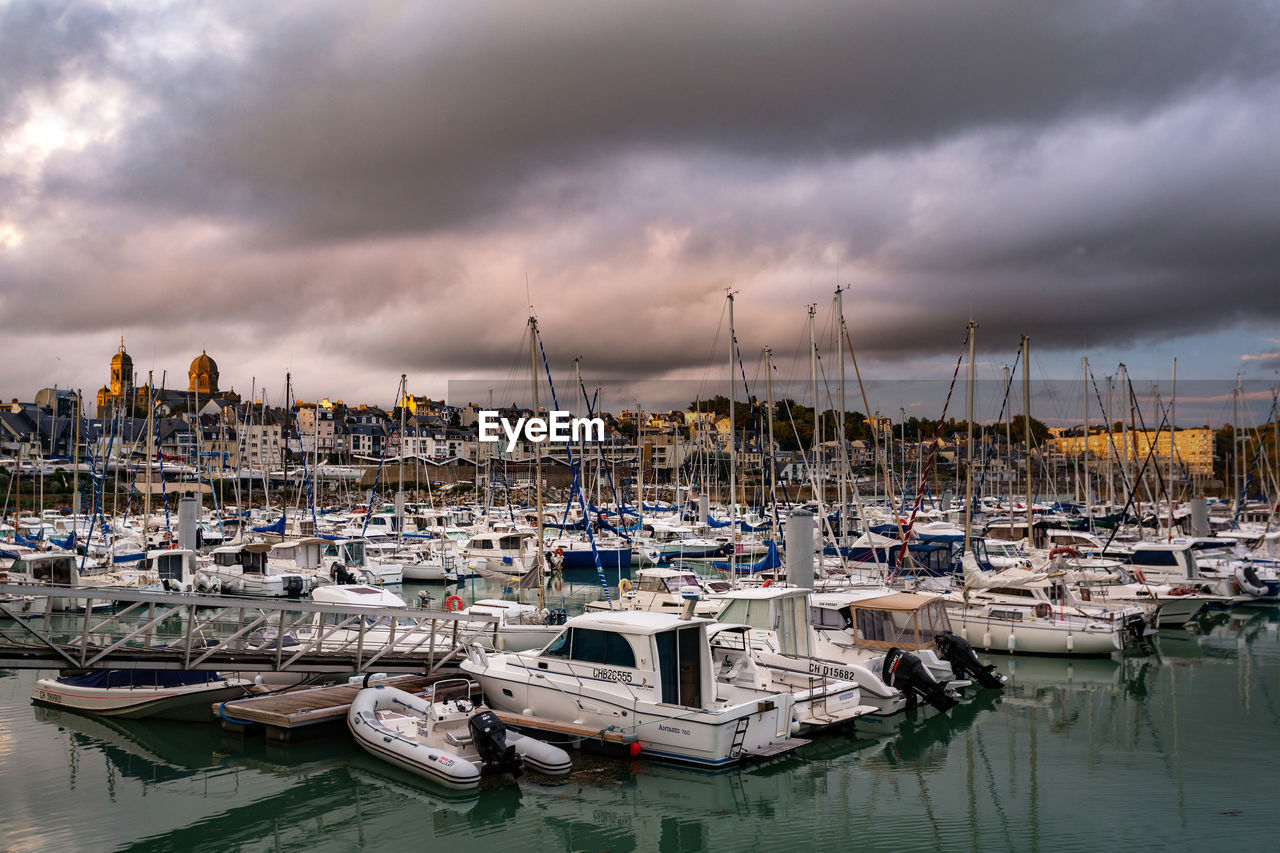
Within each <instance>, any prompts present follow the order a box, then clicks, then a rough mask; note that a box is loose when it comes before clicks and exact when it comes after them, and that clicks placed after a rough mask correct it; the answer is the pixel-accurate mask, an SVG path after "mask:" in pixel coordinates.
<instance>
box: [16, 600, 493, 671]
mask: <svg viewBox="0 0 1280 853" xmlns="http://www.w3.org/2000/svg"><path fill="white" fill-rule="evenodd" d="M55 598H56V599H59V600H62V601H67V600H70V601H72V602H74V603H75V604H74V606H73V607H71V608H69V609H64V610H63V611H61V612H57V613H55V612H54V608H53V600H54V599H55ZM33 601H34V602H36V604H37V606H36V607H31V606H30V605H31V603H32V602H33ZM18 602H22V604H24V605H26V606H27V611H26V612H23V611H22V609H21V607H20V606H17V603H18ZM104 611H109V612H104ZM31 612H35V613H36V614H38V615H35V616H32V615H30V614H31ZM499 621H500V619H499V617H497V616H490V615H480V614H476V615H471V614H463V613H455V612H452V611H445V610H417V609H412V608H408V607H377V608H363V609H362V608H360V607H359V606H357V605H350V604H320V603H317V602H314V601H302V600H295V599H278V598H276V599H272V598H250V597H231V596H222V595H200V594H188V593H174V592H152V591H148V590H138V589H126V588H112V587H93V586H88V587H86V586H74V587H67V586H51V585H49V584H24V583H5V584H0V668H7V669H180V670H220V671H221V670H225V671H238V672H265V671H275V672H304V673H353V672H373V671H379V672H414V673H432V672H435V671H436V670H438V669H439V668H440V667H442V666H444V665H445V664H446V663H448V662H449V661H452V660H456V659H457V658H459V657H461V656H464V655H465V654H466V650H467V648H468V647H469V645H470V644H471V643H473V642H478V641H482V640H486V639H488V640H490V641H491V643H492V646H491V647H495V648H496V647H497V642H498V634H497V632H498V623H499Z"/></svg>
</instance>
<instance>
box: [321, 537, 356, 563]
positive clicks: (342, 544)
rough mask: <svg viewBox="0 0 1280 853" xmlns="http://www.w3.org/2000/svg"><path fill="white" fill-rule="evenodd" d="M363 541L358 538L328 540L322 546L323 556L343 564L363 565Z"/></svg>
mask: <svg viewBox="0 0 1280 853" xmlns="http://www.w3.org/2000/svg"><path fill="white" fill-rule="evenodd" d="M364 546H365V543H363V542H361V541H359V540H358V539H344V540H341V541H338V542H328V544H326V545H325V548H324V558H325V559H326V560H337V561H338V562H339V563H342V564H343V565H345V566H363V565H364V557H365V548H364Z"/></svg>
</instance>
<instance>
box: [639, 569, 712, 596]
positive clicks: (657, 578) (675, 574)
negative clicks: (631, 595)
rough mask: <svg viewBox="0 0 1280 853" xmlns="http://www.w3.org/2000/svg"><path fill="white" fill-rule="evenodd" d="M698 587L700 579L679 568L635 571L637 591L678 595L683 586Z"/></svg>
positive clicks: (692, 573)
mask: <svg viewBox="0 0 1280 853" xmlns="http://www.w3.org/2000/svg"><path fill="white" fill-rule="evenodd" d="M686 586H692V587H700V586H701V583H700V580H699V578H698V576H697V574H695V573H694V572H689V571H683V570H681V569H640V570H639V571H638V572H636V587H635V588H636V591H637V592H656V593H667V594H670V595H674V596H679V595H680V590H681V589H682V588H683V587H686Z"/></svg>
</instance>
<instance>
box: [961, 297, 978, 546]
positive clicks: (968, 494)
mask: <svg viewBox="0 0 1280 853" xmlns="http://www.w3.org/2000/svg"><path fill="white" fill-rule="evenodd" d="M977 331H978V324H977V323H975V322H973V321H972V320H970V321H969V405H968V407H967V410H966V412H965V418H964V419H965V463H964V550H963V552H962V553H965V554H967V553H969V539H970V536H971V530H972V527H973V390H974V389H973V378H974V364H973V354H974V349H975V345H976V340H975V339H976V337H977Z"/></svg>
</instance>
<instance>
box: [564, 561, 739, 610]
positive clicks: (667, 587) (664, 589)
mask: <svg viewBox="0 0 1280 853" xmlns="http://www.w3.org/2000/svg"><path fill="white" fill-rule="evenodd" d="M634 574H635V581H634V582H633V581H630V580H627V579H626V578H623V579H622V583H621V584H620V586H619V588H620V590H621V592H622V594H621V595H620V596H618V599H617V600H616V601H614V602H612V606H611V604H610V602H607V601H589V602H587V609H588V610H606V611H607V610H648V611H651V612H653V613H676V614H678V613H680V612H681V610H683V609H684V606H685V600H684V598H683V597H682V595H681V591H682V590H684V589H687V588H689V587H694V588H695V589H701V590H702V594H701V597H700V598H699V599H698V604H697V607H696V609H695V611H694V615H696V616H705V617H707V618H708V619H714V618H715V615H716V614H717V613H719V612H720V608H721V607H722V606H724V600H723V599H722V598H720V597H718V593H713V592H712V591H711V590H710V589H709V588H708V585H707V583H706V581H704V580H703V579H702V578H700V577H699V576H698V575H697V574H696V573H695V572H691V571H689V570H688V569H663V568H655V569H637V570H636V571H635V572H634Z"/></svg>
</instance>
